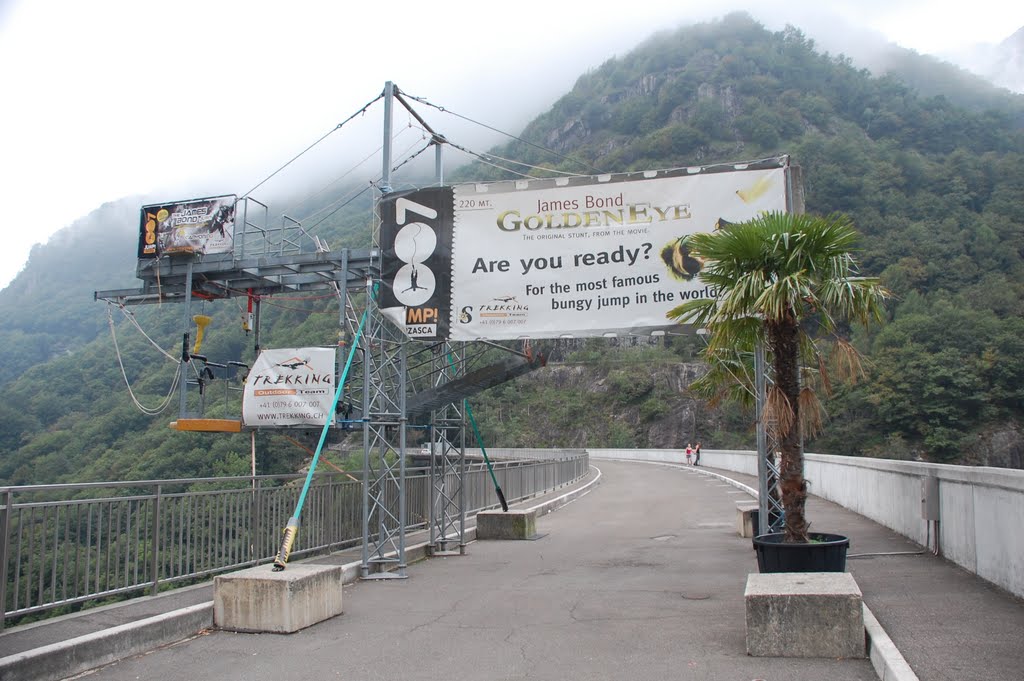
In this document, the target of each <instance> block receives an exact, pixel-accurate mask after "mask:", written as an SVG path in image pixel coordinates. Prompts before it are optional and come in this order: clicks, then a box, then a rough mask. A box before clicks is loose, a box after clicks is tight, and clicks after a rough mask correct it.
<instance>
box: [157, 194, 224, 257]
mask: <svg viewBox="0 0 1024 681" xmlns="http://www.w3.org/2000/svg"><path fill="white" fill-rule="evenodd" d="M236 201H237V197H235V196H234V195H230V196H214V197H210V198H205V199H189V200H187V201H175V202H173V203H159V204H153V205H149V206H143V207H142V216H141V219H140V221H139V258H158V257H160V256H161V255H166V254H173V253H192V254H207V253H230V252H231V249H232V245H233V241H234V235H235V203H236Z"/></svg>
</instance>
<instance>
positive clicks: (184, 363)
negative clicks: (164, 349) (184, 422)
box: [156, 260, 192, 418]
mask: <svg viewBox="0 0 1024 681" xmlns="http://www.w3.org/2000/svg"><path fill="white" fill-rule="evenodd" d="M156 266H157V267H159V266H160V263H159V261H158V262H157V264H156ZM183 307H184V308H185V331H184V332H183V335H182V340H181V381H180V383H181V387H180V390H179V400H178V415H179V416H180V417H182V418H184V417H186V416H188V369H189V367H190V366H191V365H192V360H190V359H188V353H189V340H190V334H189V332H190V331H191V330H192V261H191V260H189V261H188V265H187V266H186V269H185V304H184V305H183Z"/></svg>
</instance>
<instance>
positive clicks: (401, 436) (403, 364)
mask: <svg viewBox="0 0 1024 681" xmlns="http://www.w3.org/2000/svg"><path fill="white" fill-rule="evenodd" d="M408 349H409V342H408V341H403V342H402V347H401V350H399V353H398V357H399V360H398V365H399V370H398V413H399V419H398V444H399V446H398V576H399V577H405V568H406V563H405V528H406V525H407V524H408V523H407V522H406V508H405V502H406V499H405V496H406V495H405V461H406V451H405V446H406V427H407V426H408V422H409V418H408V415H407V414H406V407H405V393H406V392H407V388H408V385H407V382H406V380H407V376H408Z"/></svg>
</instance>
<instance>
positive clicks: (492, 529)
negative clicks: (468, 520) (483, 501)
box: [476, 509, 537, 539]
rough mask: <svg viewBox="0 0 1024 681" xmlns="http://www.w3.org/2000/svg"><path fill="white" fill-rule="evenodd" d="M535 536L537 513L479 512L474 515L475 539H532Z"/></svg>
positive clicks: (529, 511)
mask: <svg viewBox="0 0 1024 681" xmlns="http://www.w3.org/2000/svg"><path fill="white" fill-rule="evenodd" d="M536 534H537V512H536V511H535V510H533V509H528V510H524V511H514V510H513V511H508V512H505V511H480V512H479V513H477V514H476V538H477V539H533V538H534V535H536Z"/></svg>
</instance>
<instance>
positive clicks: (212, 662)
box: [80, 461, 998, 681]
mask: <svg viewBox="0 0 1024 681" xmlns="http://www.w3.org/2000/svg"><path fill="white" fill-rule="evenodd" d="M597 465H598V466H599V467H600V468H601V469H602V471H603V476H602V479H601V483H600V484H599V485H597V486H596V487H595V488H594V490H593V491H592V492H590V493H589V494H587V495H586V496H584V497H582V498H581V499H578V500H576V501H574V502H572V503H571V504H569V505H567V506H565V507H563V508H561V509H559V510H558V511H556V512H554V513H552V514H549V515H546V516H543V517H541V518H540V519H539V520H538V532H539V533H540V534H541V535H543V536H542V537H541V538H540V539H537V540H535V541H478V542H474V543H472V544H470V546H469V548H468V552H467V555H466V556H461V557H447V558H434V559H430V560H428V561H423V562H420V563H417V564H414V565H412V566H410V567H409V570H408V574H409V578H408V579H405V580H386V581H367V582H356V583H354V584H351V585H348V586H346V587H345V594H344V599H345V600H344V610H345V612H344V614H343V615H341V616H339V617H336V618H334V619H331V620H328V621H325V622H321V623H319V624H317V625H315V626H313V627H310V628H308V629H306V630H303V631H300V632H298V633H295V634H291V635H275V634H239V633H231V632H225V631H210V632H208V633H204V634H202V635H200V636H197V637H195V638H192V639H190V640H187V641H184V642H181V643H178V644H176V645H173V646H169V647H166V648H163V649H160V650H156V651H153V652H151V653H148V654H145V655H141V656H138V657H135V658H131V659H127V660H124V661H121V662H119V663H116V664H113V665H110V666H107V667H104V668H101V669H99V670H96V671H94V672H90V673H87V674H84V675H82V676H81V677H80V678H89V679H97V680H99V679H104V680H107V679H109V680H112V681H121V680H123V681H128V680H131V681H135V680H136V679H146V680H148V679H158V680H159V681H178V680H181V681H185V680H187V681H195V680H196V679H218V680H219V681H230V680H233V679H256V678H272V679H275V681H289V680H291V679H304V680H305V679H320V680H322V679H329V678H346V679H358V680H360V681H373V680H376V679H388V680H389V681H390V680H393V679H403V680H409V679H438V678H444V679H446V680H449V681H463V680H466V681H468V680H474V681H475V680H498V679H531V680H545V679H551V680H556V679H557V680H564V679H587V680H588V681H596V680H602V679H608V680H612V679H614V680H615V681H621V680H622V679H658V680H659V681H660V680H662V679H668V678H671V679H680V680H693V681H698V680H699V681H715V680H718V679H721V680H723V681H725V680H728V681H754V680H764V681H823V680H827V681H869V680H870V681H874V680H875V679H877V676H876V675H875V672H874V670H873V669H872V667H871V664H870V663H869V662H868V660H866V659H848V660H830V659H810V660H808V659H785V658H753V657H748V656H747V655H746V645H745V627H744V603H743V591H744V586H745V583H746V577H747V574H748V573H751V572H755V571H756V569H757V568H756V561H755V557H754V553H753V551H752V550H751V545H750V540H749V539H741V538H739V537H737V535H736V532H735V505H734V504H735V501H737V500H738V499H745V498H747V497H745V496H744V495H742V494H741V493H739V491H738V490H736V489H735V488H734V487H731V486H729V485H726V484H724V483H721V482H719V481H718V480H716V479H714V478H711V477H708V476H703V475H700V474H699V473H698V472H697V471H695V470H693V469H692V468H689V469H688V468H685V467H670V466H661V465H644V464H636V463H618V462H608V461H602V462H600V463H598V464H597ZM877 614H879V613H877V612H876V615H877ZM997 678H998V677H997Z"/></svg>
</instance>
